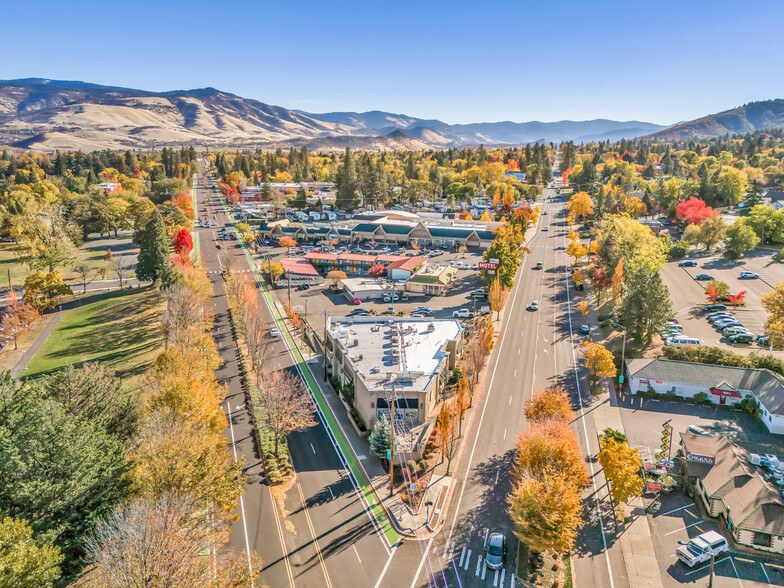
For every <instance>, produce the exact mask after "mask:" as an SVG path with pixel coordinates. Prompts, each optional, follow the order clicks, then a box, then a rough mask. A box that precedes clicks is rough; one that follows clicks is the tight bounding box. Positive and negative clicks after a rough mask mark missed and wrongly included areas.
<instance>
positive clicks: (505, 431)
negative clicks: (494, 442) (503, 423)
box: [504, 429, 506, 439]
mask: <svg viewBox="0 0 784 588" xmlns="http://www.w3.org/2000/svg"><path fill="white" fill-rule="evenodd" d="M504 439H506V429H504Z"/></svg>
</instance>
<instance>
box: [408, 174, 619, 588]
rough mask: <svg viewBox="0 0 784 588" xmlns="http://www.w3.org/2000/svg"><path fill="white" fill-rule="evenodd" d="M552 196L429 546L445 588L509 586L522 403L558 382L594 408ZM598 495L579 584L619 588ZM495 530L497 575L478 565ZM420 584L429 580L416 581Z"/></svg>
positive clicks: (582, 434) (591, 437)
mask: <svg viewBox="0 0 784 588" xmlns="http://www.w3.org/2000/svg"><path fill="white" fill-rule="evenodd" d="M552 195H553V191H552V190H546V191H545V193H544V198H545V199H546V200H545V202H544V204H543V206H542V208H543V212H546V213H547V214H544V215H542V217H541V220H540V228H541V227H544V226H549V227H550V228H549V230H548V231H540V232H538V233H537V234H536V236H535V237H534V238H533V239H532V240H531V241H530V243H529V247H530V248H531V254H530V255H528V256H527V257H526V260H525V262H524V265H523V267H522V269H521V274H520V275H519V276H518V280H517V284H516V286H515V288H514V290H513V292H512V294H511V298H510V302H509V305H508V308H507V309H506V311H505V314H504V325H503V335H502V338H501V339H500V340H499V349H498V351H497V354H496V355H495V356H494V357H493V359H492V360H491V364H490V366H489V369H488V372H487V376H486V380H485V385H486V388H487V392H486V393H485V396H484V397H483V399H482V401H481V402H484V405H483V406H480V408H479V409H478V410H477V414H476V419H477V420H476V421H475V422H474V424H473V425H472V429H471V432H470V433H469V435H468V441H467V445H466V449H465V455H464V459H463V461H462V462H461V464H460V467H459V468H458V470H457V473H456V479H457V483H458V486H457V488H456V493H455V495H454V496H453V499H452V502H451V504H450V508H449V511H448V515H447V519H446V520H447V525H446V528H445V530H444V533H442V534H441V535H440V536H439V537H438V538H437V539H436V540H435V542H434V545H433V550H434V551H437V553H438V554H439V556H441V558H442V559H441V561H442V562H443V572H444V575H445V577H446V583H447V584H448V585H449V586H457V585H460V586H489V585H493V586H494V587H495V586H501V585H502V582H503V585H504V586H513V585H514V583H513V580H512V576H513V573H514V570H515V564H516V562H515V559H516V557H515V556H516V553H517V549H516V548H517V545H516V540H515V539H514V538H513V533H512V526H511V522H510V520H509V517H508V515H507V514H506V498H507V496H508V494H509V492H510V489H511V478H510V473H511V471H512V469H513V462H514V455H513V450H514V443H515V438H516V436H517V434H518V432H520V431H522V430H524V429H525V428H526V427H527V423H526V421H525V417H524V415H523V410H522V409H523V401H524V399H525V398H527V397H528V396H530V393H531V391H532V390H534V389H538V388H543V387H546V386H550V385H553V384H556V383H557V384H560V385H562V386H563V387H565V388H566V389H567V390H568V391H569V392H570V394H571V395H572V398H573V400H574V404H575V406H578V407H579V405H580V402H581V401H582V402H583V404H585V405H586V406H587V405H588V404H589V403H590V398H589V393H588V390H587V387H586V385H585V374H584V373H583V371H582V368H579V367H578V368H577V369H575V365H576V364H577V357H578V355H577V353H578V350H579V345H580V344H581V343H582V337H583V336H582V335H580V334H579V333H578V329H579V324H580V318H579V313H578V312H577V311H576V310H575V308H574V303H575V301H574V300H573V295H574V291H573V288H572V292H571V293H570V292H568V291H567V289H568V288H569V287H570V286H571V272H570V271H569V265H570V261H571V260H570V258H569V257H568V256H567V255H566V254H565V252H564V248H565V245H566V243H567V241H566V233H567V232H568V227H567V226H566V220H565V210H564V205H563V203H561V202H554V201H551V200H550V197H551V196H552ZM538 261H542V262H543V266H544V267H543V269H542V270H536V269H532V268H533V267H534V266H535V264H536V262H538ZM533 300H538V301H539V303H540V308H541V309H540V310H539V311H538V312H537V311H531V310H529V309H528V307H529V306H530V303H531V302H532V301H533ZM578 382H579V386H578ZM578 395H579V396H578ZM574 426H575V431H576V432H577V434H578V437H579V439H580V441H581V443H582V444H583V448H584V449H585V448H586V446H587V447H588V448H589V449H590V451H591V452H595V450H596V433H595V431H593V430H592V428H591V426H590V423H589V422H585V423H583V421H582V419H579V420H577V421H576V422H575V423H574ZM586 443H587V445H586ZM589 465H590V466H592V464H589ZM594 480H595V483H596V484H597V485H598V484H601V483H603V479H602V478H601V476H598V475H597V476H595V477H594ZM595 492H596V488H595V487H593V486H591V487H589V489H588V491H587V493H586V500H587V502H586V505H587V506H586V512H585V516H586V520H587V524H586V525H585V526H584V528H583V529H582V530H581V533H580V536H579V538H578V542H577V548H576V550H575V551H576V553H575V576H576V585H578V586H614V587H620V586H624V585H626V584H625V583H624V581H623V578H624V576H625V571H624V569H623V560H622V557H621V554H620V549H619V548H614V547H611V548H610V550H609V552H608V551H607V550H606V549H605V543H606V542H607V543H609V540H608V539H603V537H602V530H603V528H604V529H605V530H606V528H607V521H606V520H605V521H603V525H602V523H600V518H599V514H598V512H597V508H596V505H595V504H594V503H593V500H592V496H593V494H595ZM494 531H501V532H503V533H505V534H506V536H507V538H509V539H510V540H511V545H510V550H509V556H508V560H507V562H506V565H505V566H504V568H503V570H502V571H499V572H493V571H490V570H485V567H484V565H483V564H482V561H481V559H480V558H481V557H482V556H483V555H484V548H485V543H486V539H487V536H488V534H489V533H492V532H494ZM444 556H446V557H444ZM418 585H422V586H424V585H425V582H424V581H422V579H421V578H420V581H419V583H418Z"/></svg>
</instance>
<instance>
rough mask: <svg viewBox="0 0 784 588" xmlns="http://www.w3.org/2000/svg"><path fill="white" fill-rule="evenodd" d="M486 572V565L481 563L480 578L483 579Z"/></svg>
mask: <svg viewBox="0 0 784 588" xmlns="http://www.w3.org/2000/svg"><path fill="white" fill-rule="evenodd" d="M486 573H487V566H485V565H483V566H482V579H483V580H484V579H485V574H486Z"/></svg>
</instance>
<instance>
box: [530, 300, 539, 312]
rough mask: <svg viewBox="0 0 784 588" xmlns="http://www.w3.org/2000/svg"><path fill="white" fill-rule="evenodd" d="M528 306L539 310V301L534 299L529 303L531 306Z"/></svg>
mask: <svg viewBox="0 0 784 588" xmlns="http://www.w3.org/2000/svg"><path fill="white" fill-rule="evenodd" d="M529 308H530V309H531V310H539V301H538V300H534V301H533V302H532V303H531V306H529Z"/></svg>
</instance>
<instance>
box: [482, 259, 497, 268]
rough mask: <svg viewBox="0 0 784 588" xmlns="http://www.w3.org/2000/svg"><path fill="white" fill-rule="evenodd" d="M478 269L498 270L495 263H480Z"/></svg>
mask: <svg viewBox="0 0 784 588" xmlns="http://www.w3.org/2000/svg"><path fill="white" fill-rule="evenodd" d="M479 269H493V270H494V269H498V264H497V263H490V262H489V261H480V262H479Z"/></svg>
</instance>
